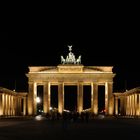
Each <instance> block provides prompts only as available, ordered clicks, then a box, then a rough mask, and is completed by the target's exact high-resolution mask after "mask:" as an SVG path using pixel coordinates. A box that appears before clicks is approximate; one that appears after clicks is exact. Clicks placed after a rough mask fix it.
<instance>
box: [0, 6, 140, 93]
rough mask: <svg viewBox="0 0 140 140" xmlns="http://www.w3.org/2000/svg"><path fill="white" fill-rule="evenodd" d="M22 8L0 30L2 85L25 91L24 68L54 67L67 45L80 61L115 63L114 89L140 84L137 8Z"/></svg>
mask: <svg viewBox="0 0 140 140" xmlns="http://www.w3.org/2000/svg"><path fill="white" fill-rule="evenodd" d="M22 10H23V8H22ZM22 10H20V8H19V13H20V14H18V12H15V13H16V16H15V17H14V16H13V18H12V20H11V23H10V28H7V30H6V32H0V52H1V55H0V60H1V68H0V86H3V87H6V88H10V89H14V86H15V81H16V88H17V90H23V91H24V90H27V86H28V84H27V78H26V76H25V73H27V72H28V66H42V65H44V66H50V65H54V66H57V65H58V64H60V55H64V56H66V55H67V53H68V47H67V46H68V45H73V53H74V54H75V55H76V56H78V55H80V54H81V55H82V64H84V65H92V66H114V69H113V72H114V73H116V77H115V78H114V91H122V90H124V88H127V89H131V88H134V87H137V86H140V74H139V71H140V68H139V60H140V59H139V57H140V55H139V51H138V47H139V46H140V43H139V42H140V41H139V19H138V14H137V8H134V7H133V9H132V8H131V7H130V5H129V7H127V6H126V7H117V6H116V7H112V8H107V7H104V8H102V7H101V8H96V9H95V8H93V7H92V6H91V7H90V8H88V7H86V8H84V7H75V8H71V9H69V8H66V7H65V8H64V9H59V8H57V9H55V11H53V10H48V11H47V10H46V9H44V8H39V10H37V9H36V10H35V9H34V8H32V9H30V8H27V11H26V12H25V11H24V10H23V11H22ZM6 27H7V26H6ZM4 29H6V28H4Z"/></svg>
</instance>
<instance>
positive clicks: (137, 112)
mask: <svg viewBox="0 0 140 140" xmlns="http://www.w3.org/2000/svg"><path fill="white" fill-rule="evenodd" d="M118 100H120V114H121V115H128V116H140V94H131V95H127V96H122V97H120V98H117V97H116V98H115V114H116V115H118V109H119V108H118V106H119V105H118Z"/></svg>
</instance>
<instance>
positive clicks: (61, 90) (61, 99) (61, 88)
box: [58, 82, 64, 114]
mask: <svg viewBox="0 0 140 140" xmlns="http://www.w3.org/2000/svg"><path fill="white" fill-rule="evenodd" d="M63 110H64V83H63V82H59V83H58V112H59V113H60V114H62V112H63Z"/></svg>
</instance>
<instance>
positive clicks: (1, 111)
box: [0, 94, 3, 116]
mask: <svg viewBox="0 0 140 140" xmlns="http://www.w3.org/2000/svg"><path fill="white" fill-rule="evenodd" d="M2 95H3V94H0V116H2V115H3V100H2Z"/></svg>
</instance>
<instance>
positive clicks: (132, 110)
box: [132, 95, 135, 116]
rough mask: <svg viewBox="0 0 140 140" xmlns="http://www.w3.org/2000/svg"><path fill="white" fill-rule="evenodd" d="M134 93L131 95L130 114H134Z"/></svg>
mask: <svg viewBox="0 0 140 140" xmlns="http://www.w3.org/2000/svg"><path fill="white" fill-rule="evenodd" d="M134 101H135V100H134V95H132V115H133V116H134V114H135V113H134Z"/></svg>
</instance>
